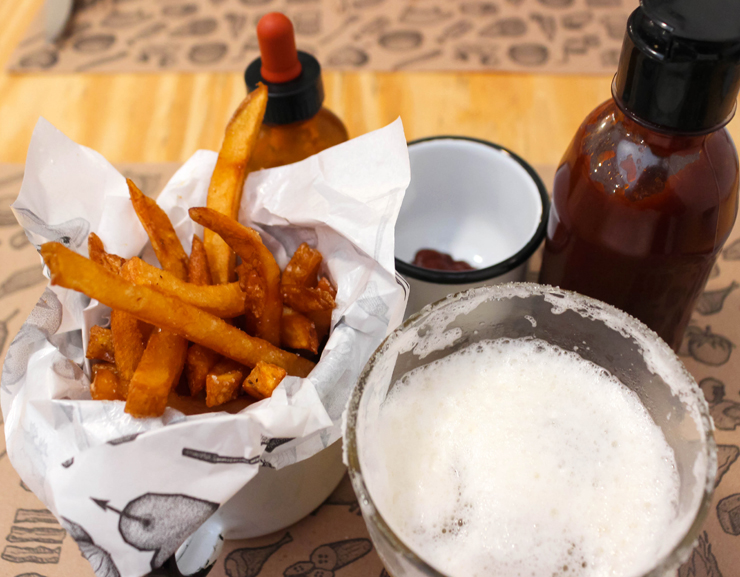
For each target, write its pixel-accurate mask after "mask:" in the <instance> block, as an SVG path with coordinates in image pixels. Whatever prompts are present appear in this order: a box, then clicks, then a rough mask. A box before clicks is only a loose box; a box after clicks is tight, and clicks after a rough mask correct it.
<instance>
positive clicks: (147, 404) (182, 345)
mask: <svg viewBox="0 0 740 577" xmlns="http://www.w3.org/2000/svg"><path fill="white" fill-rule="evenodd" d="M101 302H102V301H101ZM173 336H176V335H173V334H172V333H170V332H168V331H164V330H160V331H159V332H156V333H153V334H152V336H151V337H150V339H149V344H148V345H147V347H146V350H145V351H144V356H142V357H141V362H140V363H139V366H138V367H137V368H136V372H135V373H134V377H133V378H132V379H131V382H130V383H129V388H128V396H127V397H126V412H127V413H128V414H130V415H132V416H134V417H139V418H142V417H159V416H161V415H162V414H163V413H164V410H165V408H166V407H167V397H168V395H169V394H170V390H171V389H172V387H173V386H174V384H175V383H176V382H177V380H178V379H179V378H180V373H181V372H182V368H183V366H184V365H185V356H186V354H187V350H188V349H187V346H188V343H187V341H186V340H185V339H183V338H179V337H177V338H172V337H173Z"/></svg>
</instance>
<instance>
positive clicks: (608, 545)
mask: <svg viewBox="0 0 740 577" xmlns="http://www.w3.org/2000/svg"><path fill="white" fill-rule="evenodd" d="M345 445H346V457H347V461H348V465H349V474H350V478H351V480H352V484H353V487H354V490H355V492H356V493H357V496H358V499H359V503H360V506H361V508H362V513H363V515H364V518H365V522H366V524H367V526H368V530H369V533H370V536H371V538H372V540H373V542H374V543H375V546H376V549H377V551H378V553H379V555H380V557H381V559H382V560H383V563H384V564H385V566H386V568H387V570H388V572H389V573H390V574H391V575H393V577H402V576H422V575H423V576H438V577H442V576H445V575H447V576H452V577H456V576H458V575H460V576H462V575H484V574H485V575H498V576H500V577H508V576H517V575H522V576H525V575H526V576H530V575H533V576H535V577H539V576H541V575H546V576H547V577H551V576H556V577H577V576H593V575H610V576H623V577H647V576H651V577H652V576H658V575H665V574H666V573H668V572H670V571H673V570H675V569H676V568H677V567H678V565H680V563H681V562H683V561H684V560H685V559H686V558H687V556H688V555H689V553H690V552H691V549H692V547H693V544H694V542H695V540H696V538H697V537H698V535H699V530H700V527H701V524H702V522H703V520H704V518H705V516H706V514H707V512H708V509H709V505H710V501H711V495H712V491H713V488H714V478H715V475H716V467H717V465H716V448H715V443H714V438H713V435H712V424H711V420H710V418H709V413H708V409H707V405H706V402H705V400H704V397H703V395H702V393H701V390H700V389H699V388H698V386H697V385H696V382H695V381H694V379H693V378H692V377H691V376H690V375H689V373H688V372H687V371H686V369H685V367H684V366H683V364H682V363H681V361H680V360H679V359H678V358H677V357H676V355H675V354H674V353H673V351H671V350H670V348H669V347H668V346H667V345H666V344H665V343H664V342H663V341H662V340H660V338H659V337H658V336H657V335H656V334H655V333H654V332H652V331H651V330H650V329H648V328H647V327H646V326H645V325H643V324H642V323H640V322H639V321H637V320H636V319H634V318H632V317H630V316H629V315H627V314H626V313H624V312H622V311H619V310H618V309H615V308H614V307H611V306H609V305H606V304H604V303H601V302H599V301H596V300H594V299H590V298H587V297H584V296H581V295H578V294H576V293H572V292H568V291H563V290H560V289H556V288H552V287H547V286H542V285H536V284H527V283H512V284H505V285H497V286H488V287H482V288H479V289H473V290H470V291H466V292H462V293H458V294H456V295H451V296H449V297H447V298H445V299H443V300H441V301H439V302H437V303H435V304H433V305H430V306H427V307H425V308H424V309H422V310H421V311H420V312H419V313H418V314H416V315H414V316H412V317H411V318H409V319H408V321H407V322H406V323H404V324H403V325H402V326H401V327H399V328H398V329H397V330H396V331H394V332H393V333H392V334H391V335H390V336H389V337H388V338H387V339H386V340H385V341H384V342H383V344H382V345H381V346H380V347H379V348H378V349H377V350H376V352H375V353H374V354H373V356H372V357H371V358H370V360H369V361H368V363H367V365H366V367H365V370H364V372H363V373H362V375H361V377H360V380H359V381H358V384H357V386H356V388H355V390H354V391H353V394H352V397H351V399H350V404H349V409H348V413H347V425H346V431H345Z"/></svg>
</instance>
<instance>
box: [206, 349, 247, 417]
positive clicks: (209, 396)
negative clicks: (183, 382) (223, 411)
mask: <svg viewBox="0 0 740 577" xmlns="http://www.w3.org/2000/svg"><path fill="white" fill-rule="evenodd" d="M248 372H249V369H247V368H246V367H245V366H244V365H241V364H239V363H237V362H235V361H232V360H231V359H221V360H220V361H218V362H217V363H216V365H215V366H214V367H213V368H212V369H211V370H210V371H209V373H208V375H207V376H206V406H207V407H217V406H218V405H223V404H224V403H227V402H229V401H231V400H233V399H235V398H236V396H237V394H238V391H239V387H240V386H241V384H242V383H243V382H244V377H245V376H246V375H247V373H248Z"/></svg>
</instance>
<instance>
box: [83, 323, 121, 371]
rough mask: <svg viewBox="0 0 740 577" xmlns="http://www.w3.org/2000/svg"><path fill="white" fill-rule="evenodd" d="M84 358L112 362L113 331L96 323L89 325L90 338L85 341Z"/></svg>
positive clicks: (113, 357) (113, 354)
mask: <svg viewBox="0 0 740 577" xmlns="http://www.w3.org/2000/svg"><path fill="white" fill-rule="evenodd" d="M85 358H88V359H96V360H99V361H106V362H108V363H114V362H115V359H116V356H115V353H114V352H113V332H112V331H111V330H110V329H104V328H103V327H99V326H97V325H95V326H92V327H90V340H89V341H88V342H87V351H86V352H85Z"/></svg>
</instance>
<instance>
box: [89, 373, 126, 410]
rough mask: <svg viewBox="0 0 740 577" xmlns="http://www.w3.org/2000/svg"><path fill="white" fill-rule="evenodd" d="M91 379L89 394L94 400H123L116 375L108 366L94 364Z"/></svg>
mask: <svg viewBox="0 0 740 577" xmlns="http://www.w3.org/2000/svg"><path fill="white" fill-rule="evenodd" d="M96 367H97V370H95V372H94V375H93V381H92V383H91V384H90V395H91V396H92V398H93V400H95V401H124V400H125V397H124V396H123V394H122V393H121V391H120V387H119V385H120V384H119V381H118V375H117V374H116V372H115V371H114V370H111V369H110V367H109V366H104V365H102V364H98V365H96Z"/></svg>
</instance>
